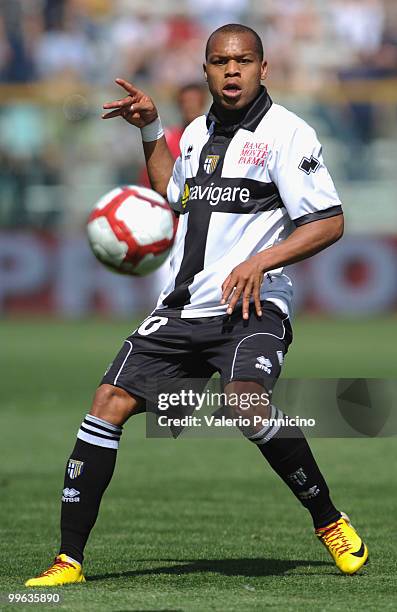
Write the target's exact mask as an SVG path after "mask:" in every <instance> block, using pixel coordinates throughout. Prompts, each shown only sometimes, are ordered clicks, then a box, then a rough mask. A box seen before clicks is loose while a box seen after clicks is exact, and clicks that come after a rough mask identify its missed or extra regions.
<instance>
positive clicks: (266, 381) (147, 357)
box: [101, 301, 292, 400]
mask: <svg viewBox="0 0 397 612" xmlns="http://www.w3.org/2000/svg"><path fill="white" fill-rule="evenodd" d="M262 312H263V314H262V317H260V318H259V317H258V316H257V315H256V314H255V311H254V307H253V306H251V307H250V316H249V319H248V320H247V321H245V320H243V318H242V313H241V309H239V310H236V311H235V312H234V313H233V314H232V315H231V316H229V315H225V316H216V317H202V318H197V319H182V318H177V317H175V316H174V317H172V316H169V317H167V316H166V313H164V311H155V312H154V313H153V314H152V315H150V316H149V317H148V318H146V319H145V320H144V321H143V322H142V323H141V325H140V326H139V327H138V329H137V330H135V331H134V332H133V333H132V334H131V335H130V336H128V338H127V339H126V340H125V342H124V345H123V347H122V348H121V350H120V352H119V353H118V355H117V356H116V358H115V360H114V361H113V363H112V364H111V365H110V366H109V368H108V370H107V371H106V373H105V375H104V377H103V378H102V381H101V383H102V384H103V383H107V384H110V385H114V386H116V387H121V388H122V389H125V390H126V391H127V392H128V393H130V394H131V395H133V396H134V397H137V398H143V399H145V400H151V399H152V393H154V391H153V384H154V383H155V385H154V386H155V387H156V389H157V391H158V389H159V388H160V387H163V388H166V387H167V386H169V385H170V384H171V383H172V382H175V381H177V380H179V381H181V380H183V379H185V380H186V379H191V380H192V379H194V380H198V379H199V380H201V381H203V382H204V383H205V381H208V379H209V378H211V376H212V375H213V374H214V373H215V372H219V373H220V376H221V383H222V386H223V387H224V386H225V385H226V384H227V383H228V382H230V381H233V380H234V381H254V382H258V383H259V384H260V385H262V386H263V387H265V389H267V390H269V391H270V390H272V388H273V386H274V383H275V382H276V380H277V378H278V376H279V375H280V371H281V366H282V363H283V360H284V356H285V354H286V353H287V351H288V347H289V344H290V343H291V340H292V330H291V325H290V322H289V318H288V316H287V315H285V314H283V313H282V312H281V310H280V309H279V308H278V307H277V306H275V305H274V304H273V303H272V302H268V301H264V302H262ZM199 386H200V385H199Z"/></svg>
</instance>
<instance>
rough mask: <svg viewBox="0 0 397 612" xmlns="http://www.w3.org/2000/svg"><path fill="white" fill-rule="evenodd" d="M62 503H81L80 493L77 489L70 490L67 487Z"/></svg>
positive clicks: (63, 493)
mask: <svg viewBox="0 0 397 612" xmlns="http://www.w3.org/2000/svg"><path fill="white" fill-rule="evenodd" d="M62 501H63V502H66V503H68V504H69V503H73V502H79V501H80V491H77V489H73V488H72V489H69V488H68V487H66V489H64V490H63V491H62Z"/></svg>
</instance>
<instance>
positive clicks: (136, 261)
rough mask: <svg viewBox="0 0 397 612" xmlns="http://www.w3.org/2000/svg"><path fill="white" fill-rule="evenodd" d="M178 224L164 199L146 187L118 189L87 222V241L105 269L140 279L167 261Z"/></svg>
mask: <svg viewBox="0 0 397 612" xmlns="http://www.w3.org/2000/svg"><path fill="white" fill-rule="evenodd" d="M176 228H177V220H176V218H175V215H174V213H173V212H172V210H171V208H170V206H169V204H168V203H167V202H166V201H165V200H164V198H163V197H162V196H161V195H159V194H158V193H156V192H155V191H153V190H152V189H147V188H146V187H139V186H136V185H127V186H126V187H117V188H116V189H112V191H109V193H107V194H106V195H104V196H103V197H102V198H100V200H98V202H97V203H96V204H95V206H94V208H93V210H92V212H91V214H90V216H89V217H88V222H87V233H88V240H89V243H90V246H91V249H92V250H93V252H94V254H95V256H96V257H97V258H98V259H99V261H101V262H102V263H103V264H105V266H108V267H110V268H112V269H113V270H116V271H117V272H122V273H124V274H134V275H138V276H143V275H145V274H149V273H150V272H153V271H154V270H156V268H158V267H159V266H161V264H162V263H163V262H164V261H165V260H166V258H167V256H168V253H169V251H170V249H171V247H172V244H173V242H174V238H175V233H176Z"/></svg>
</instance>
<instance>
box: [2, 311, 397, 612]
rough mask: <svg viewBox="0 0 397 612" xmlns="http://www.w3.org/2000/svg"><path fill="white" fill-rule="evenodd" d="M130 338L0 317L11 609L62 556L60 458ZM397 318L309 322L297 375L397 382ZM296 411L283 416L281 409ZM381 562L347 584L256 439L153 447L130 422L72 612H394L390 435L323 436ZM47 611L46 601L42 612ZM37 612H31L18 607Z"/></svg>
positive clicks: (345, 497) (5, 556)
mask: <svg viewBox="0 0 397 612" xmlns="http://www.w3.org/2000/svg"><path fill="white" fill-rule="evenodd" d="M132 329H134V327H133V324H131V325H130V324H128V323H126V322H111V321H98V320H96V321H86V322H84V321H83V322H56V321H42V320H38V321H3V322H2V323H1V325H0V332H1V336H0V337H1V342H2V349H3V350H2V352H1V353H2V356H1V360H2V361H1V367H0V372H1V379H2V381H1V391H0V393H1V413H0V416H1V421H0V425H1V427H0V431H1V449H2V452H1V463H0V487H1V488H0V495H1V502H0V530H1V531H0V541H1V547H0V591H1V598H2V600H1V601H0V609H1V610H3V609H4V610H7V609H10V607H8V606H7V605H6V603H5V594H6V593H9V592H19V593H22V592H26V589H24V588H23V583H24V580H25V579H26V578H28V577H30V576H32V575H34V574H36V573H37V572H38V571H41V570H43V569H44V568H45V567H46V566H47V565H48V563H49V561H50V560H51V559H52V557H53V556H54V555H55V553H56V552H57V545H58V524H59V497H60V490H61V488H62V487H61V484H62V474H63V470H64V464H65V459H66V457H67V456H68V454H69V452H70V451H71V449H72V447H73V444H74V438H75V434H76V431H77V428H78V426H79V424H80V422H81V418H82V415H83V414H85V411H88V408H89V403H90V399H91V396H92V393H93V390H94V388H95V386H96V383H97V381H98V379H99V378H100V377H101V375H102V372H103V370H104V369H105V367H106V365H107V364H108V362H109V361H110V360H111V358H112V357H113V355H114V353H115V351H116V350H117V349H118V348H119V346H120V345H121V341H122V339H123V338H124V337H125V336H126V335H127V334H128V333H130V331H131V330H132ZM396 363H397V355H396V319H395V318H385V319H380V320H371V321H360V320H349V321H339V322H335V321H327V320H325V321H323V320H320V319H299V320H297V321H296V324H295V342H294V345H293V346H292V349H291V351H290V354H289V355H288V358H287V360H286V364H285V369H284V375H285V376H290V377H307V378H310V377H343V376H345V377H356V376H363V377H369V376H370V377H389V378H392V377H395V364H396ZM283 408H284V409H285V411H286V412H288V407H287V406H285V407H283ZM312 447H313V449H314V452H315V454H316V456H317V458H318V461H319V464H320V466H321V467H322V469H323V471H324V472H325V474H326V476H327V479H328V482H329V485H330V488H331V490H332V493H333V499H334V501H335V503H336V505H338V506H339V507H341V508H342V509H343V510H345V511H346V512H347V513H349V514H351V516H352V519H353V523H354V524H356V526H357V527H358V528H359V530H360V532H361V533H362V534H363V535H365V539H366V540H367V543H368V546H369V549H370V563H369V565H368V566H367V567H366V568H365V569H364V571H363V572H362V573H361V574H359V575H357V576H353V577H345V576H342V575H340V574H339V573H338V572H337V570H336V569H335V567H334V565H333V564H332V562H331V559H330V558H329V557H328V556H327V554H326V552H325V550H324V549H323V547H322V546H320V544H319V543H318V542H317V541H316V540H315V538H314V536H313V533H312V527H311V522H310V520H309V517H308V516H307V515H306V512H305V511H304V510H303V509H301V507H300V505H299V504H298V502H297V501H296V500H295V499H294V498H293V496H292V495H291V493H290V492H289V491H288V490H287V488H286V487H285V485H284V484H283V483H281V482H279V480H278V478H277V477H276V476H275V475H274V474H273V473H272V471H271V470H270V468H269V467H268V466H267V465H265V464H264V462H263V460H262V457H261V455H260V453H259V452H258V451H257V450H256V449H255V448H254V447H253V446H251V445H250V444H248V443H247V442H245V441H244V440H242V439H241V440H240V439H238V438H234V439H222V440H216V439H187V438H186V439H180V440H177V441H173V440H169V439H161V440H153V439H146V438H145V434H144V417H143V416H139V417H136V418H135V419H133V420H131V421H130V422H129V424H128V425H127V426H126V428H125V431H124V434H123V438H122V444H121V450H120V453H119V458H118V464H117V468H116V473H115V476H114V479H113V481H112V483H111V485H110V487H109V489H108V491H107V493H106V494H105V497H104V500H103V504H102V508H101V513H100V516H99V519H98V522H97V525H96V527H95V530H94V532H93V534H92V537H91V539H90V541H89V543H88V546H87V549H86V564H85V572H86V575H87V577H88V581H87V583H86V584H85V585H81V586H80V585H79V586H69V587H63V588H61V587H60V588H58V589H56V592H59V593H60V594H61V597H62V601H61V603H60V604H59V605H58V606H52V609H54V608H55V609H62V610H70V611H80V610H89V611H91V610H92V611H99V610H100V611H101V612H102V611H114V612H117V611H136V612H137V611H139V610H146V611H149V610H156V611H158V612H160V611H161V610H164V611H165V610H167V611H172V610H174V611H175V610H178V611H182V610H183V611H200V612H206V611H209V610H216V611H225V610H227V611H236V612H240V611H262V610H266V609H269V610H277V611H284V610H294V611H295V610H310V611H312V610H315V611H317V610H318V611H320V610H321V611H323V610H324V611H327V610H346V609H348V610H349V612H350V611H352V610H353V611H355V610H357V611H358V610H360V611H361V610H363V609H365V610H395V609H396V591H395V580H396V570H397V563H396V560H397V554H396V536H397V527H396V518H395V517H396V501H397V495H396V489H395V474H396V442H395V439H392V438H388V439H368V438H367V439H343V440H342V439H339V440H335V439H334V440H325V439H321V440H320V439H316V440H313V441H312ZM41 607H43V606H41ZM17 609H19V610H32V605H27V604H26V605H18V606H17Z"/></svg>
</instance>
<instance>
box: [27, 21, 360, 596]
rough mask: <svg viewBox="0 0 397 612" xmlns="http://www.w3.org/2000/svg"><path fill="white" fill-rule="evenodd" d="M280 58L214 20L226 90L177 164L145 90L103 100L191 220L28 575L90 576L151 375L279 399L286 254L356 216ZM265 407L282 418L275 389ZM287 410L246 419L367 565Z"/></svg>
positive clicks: (121, 357) (328, 538) (299, 492)
mask: <svg viewBox="0 0 397 612" xmlns="http://www.w3.org/2000/svg"><path fill="white" fill-rule="evenodd" d="M266 70H267V64H266V61H264V59H263V48H262V43H261V40H260V38H259V37H258V35H257V34H256V33H255V32H254V31H253V30H251V29H250V28H247V27H245V26H242V25H236V24H230V25H226V26H223V27H221V28H219V29H218V30H216V31H215V32H213V33H212V34H211V36H210V37H209V40H208V43H207V47H206V61H205V65H204V74H205V78H206V80H207V82H208V87H209V90H210V92H211V94H212V97H213V104H212V106H211V109H210V111H209V113H208V115H206V116H205V115H204V116H201V117H198V118H197V119H195V121H193V123H191V124H190V125H189V126H188V127H187V128H186V130H185V132H184V134H183V137H182V140H181V155H180V157H179V158H178V160H177V161H176V162H175V163H174V160H173V159H172V156H171V154H170V152H169V150H168V148H167V144H166V141H165V138H164V135H163V134H164V133H163V129H162V126H161V121H160V118H159V115H158V112H157V109H156V106H155V105H154V103H153V101H152V100H151V98H149V97H148V96H147V95H146V94H145V93H144V92H142V91H140V90H138V89H136V88H135V87H134V86H133V85H132V84H130V83H128V82H126V81H124V80H122V79H117V83H118V84H119V85H120V86H121V87H123V88H124V90H125V91H126V93H127V95H126V96H125V97H124V98H122V99H120V100H116V101H114V102H111V103H108V104H105V105H104V108H105V109H106V111H108V112H107V113H106V114H105V115H104V116H103V117H104V118H105V119H108V118H113V117H122V118H124V119H125V120H126V121H127V122H128V123H130V124H132V125H133V126H136V127H138V128H140V129H141V132H142V140H143V148H144V152H145V158H146V162H147V169H148V173H149V177H150V181H151V184H152V187H153V188H154V189H155V190H156V191H158V192H159V193H161V194H163V195H164V196H165V195H168V200H169V202H170V203H171V205H172V206H173V207H174V209H175V211H176V213H177V214H178V215H179V222H178V231H177V236H176V242H175V245H174V248H173V252H172V255H171V267H170V276H169V282H168V284H167V286H166V287H165V288H164V290H163V291H162V293H161V295H160V297H159V301H158V303H157V307H156V310H155V311H154V313H152V315H150V316H149V317H148V318H147V319H145V320H144V322H143V323H142V324H141V325H140V327H139V328H138V329H137V330H136V331H135V332H134V333H133V334H132V335H131V336H129V337H128V338H127V339H126V341H125V342H124V345H123V347H122V348H121V350H120V352H119V354H118V355H117V357H116V358H115V360H114V362H113V364H112V365H111V366H110V368H109V370H108V371H107V372H106V373H105V375H104V378H103V379H102V383H101V385H100V386H99V388H98V389H97V392H96V395H95V398H94V401H93V405H92V407H91V410H90V412H89V414H87V415H86V416H85V418H84V419H83V422H82V424H81V426H80V429H79V431H78V434H77V441H76V444H75V446H74V449H73V451H72V454H71V455H70V458H69V459H68V462H67V465H66V472H65V481H64V489H63V495H62V513H61V545H60V549H59V554H58V556H57V557H56V558H55V560H54V562H53V564H52V565H51V567H50V568H49V569H48V570H46V571H45V572H44V573H43V574H41V575H40V576H38V577H37V578H31V579H30V580H28V581H27V582H26V585H27V586H55V585H60V584H68V583H78V582H84V576H83V573H82V563H83V551H84V546H85V544H86V541H87V539H88V536H89V534H90V532H91V529H92V528H93V526H94V523H95V520H96V517H97V514H98V510H99V505H100V502H101V499H102V495H103V493H104V491H105V489H106V487H107V486H108V484H109V482H110V479H111V477H112V474H113V470H114V466H115V461H116V454H117V449H118V446H119V441H120V437H121V434H122V428H123V425H124V423H125V422H126V421H127V419H129V418H130V417H131V416H132V415H134V414H136V413H138V412H142V411H143V410H144V409H145V400H148V399H150V398H149V393H148V386H147V384H146V382H145V381H147V380H150V379H152V378H155V379H157V380H158V381H160V382H161V381H165V382H166V381H168V380H175V379H184V378H202V379H208V378H209V377H210V376H211V375H212V374H213V373H214V372H219V373H220V375H221V380H222V384H223V387H224V389H225V393H226V394H228V395H229V397H230V393H232V392H233V393H235V394H237V395H239V396H242V394H243V393H244V394H245V397H247V395H246V394H247V393H248V394H251V396H252V394H253V393H257V394H259V395H260V396H262V397H263V395H262V394H263V393H264V394H265V395H264V397H265V398H266V397H267V398H270V397H271V391H272V387H273V385H274V382H275V380H276V379H277V377H278V375H279V373H280V369H281V365H282V362H283V358H284V355H285V354H286V352H287V350H288V346H289V344H290V342H291V326H290V322H289V314H290V310H291V293H292V291H291V282H290V280H289V278H288V277H287V276H286V275H284V274H283V271H282V270H283V267H284V266H286V265H288V264H291V263H293V262H296V261H299V260H302V259H305V258H307V257H310V256H311V255H314V254H315V253H318V252H319V251H321V250H322V249H325V248H326V247H328V246H329V245H331V244H332V243H334V242H335V241H337V240H338V239H339V238H340V237H341V235H342V232H343V214H342V208H341V203H340V200H339V198H338V195H337V193H336V191H335V188H334V185H333V183H332V180H331V177H330V175H329V173H328V171H327V169H326V167H325V165H324V161H323V158H322V155H321V145H320V143H319V142H318V140H317V137H316V134H315V132H314V130H313V129H312V128H310V127H309V126H308V125H307V124H306V123H305V122H304V121H303V120H302V119H300V118H298V117H297V116H296V115H295V114H293V113H291V112H289V111H288V110H286V109H285V108H283V107H282V106H279V105H278V104H275V103H273V102H272V100H271V98H270V96H269V94H268V92H267V90H266V89H265V87H263V86H262V85H261V80H263V79H264V78H265V77H266ZM228 408H229V410H230V411H231V412H232V414H234V415H236V414H239V413H241V411H240V412H239V408H234V407H231V406H228ZM260 411H261V414H264V415H267V416H268V417H269V416H270V417H272V418H276V419H277V418H279V419H280V417H281V416H282V412H281V410H280V409H279V408H276V407H275V406H273V405H271V403H270V404H269V402H266V401H263V405H261V406H260ZM273 423H274V421H273ZM284 423H285V424H284V425H283V424H282V420H281V419H280V420H279V421H278V423H276V424H273V425H270V426H269V427H266V426H265V427H261V426H257V427H256V428H255V427H248V428H245V429H244V430H243V433H244V435H246V437H247V438H248V439H249V440H250V441H251V442H252V443H253V444H255V445H256V446H257V447H258V449H259V451H260V452H261V453H262V455H263V457H264V458H265V459H266V460H267V461H268V462H269V463H270V465H271V467H272V468H273V469H274V470H275V472H276V473H277V474H278V475H279V476H280V478H282V480H283V481H284V482H285V483H286V485H287V486H288V487H289V488H290V490H291V491H292V493H293V494H294V495H295V497H296V498H297V499H298V500H299V501H300V503H301V504H302V505H303V506H304V507H305V508H307V510H308V511H309V512H310V514H311V517H312V519H313V524H314V529H315V534H316V535H317V537H318V538H319V540H320V541H321V542H322V543H323V544H324V545H325V547H326V548H327V550H328V551H329V553H330V554H331V556H332V557H333V559H334V561H335V564H336V566H337V567H338V568H339V570H340V571H341V572H342V573H344V574H353V573H355V572H357V571H358V570H359V569H360V568H361V567H362V566H363V565H364V563H365V562H366V560H367V557H368V550H367V547H366V546H365V544H364V542H363V541H362V540H361V538H360V537H359V535H358V534H357V532H356V531H355V529H354V528H353V527H352V526H351V524H350V521H349V519H348V517H347V516H346V515H345V514H343V512H340V511H339V510H338V509H337V508H336V507H335V506H334V504H333V503H332V500H331V498H330V494H329V490H328V487H327V484H326V482H325V479H324V476H323V475H322V473H321V472H320V469H319V467H318V466H317V463H316V461H315V459H314V457H313V455H312V453H311V451H310V448H309V445H308V443H307V441H306V439H305V437H304V435H303V433H302V431H301V430H300V429H299V428H298V427H296V426H291V425H290V424H287V421H286V420H285V421H284Z"/></svg>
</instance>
